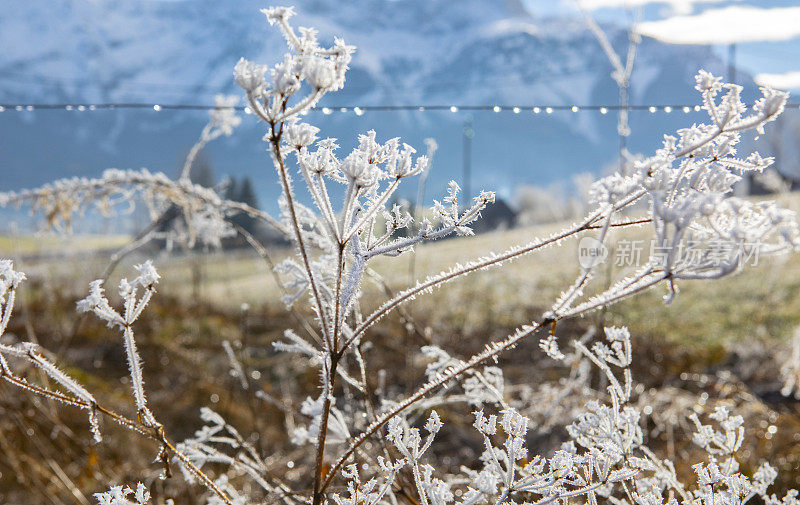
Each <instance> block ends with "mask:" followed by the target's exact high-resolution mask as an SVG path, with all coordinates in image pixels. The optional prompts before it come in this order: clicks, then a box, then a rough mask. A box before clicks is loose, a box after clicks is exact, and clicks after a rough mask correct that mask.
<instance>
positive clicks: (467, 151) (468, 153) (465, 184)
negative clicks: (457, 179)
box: [461, 114, 475, 206]
mask: <svg viewBox="0 0 800 505" xmlns="http://www.w3.org/2000/svg"><path fill="white" fill-rule="evenodd" d="M474 136H475V130H473V129H472V114H468V115H467V118H466V119H465V120H464V138H463V144H462V145H463V150H462V160H463V164H464V174H463V177H462V180H461V186H462V188H463V189H462V191H463V193H462V195H463V200H462V202H463V205H464V206H469V199H470V196H471V195H470V190H471V187H470V183H471V181H472V138H473V137H474Z"/></svg>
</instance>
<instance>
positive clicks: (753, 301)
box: [0, 200, 800, 345]
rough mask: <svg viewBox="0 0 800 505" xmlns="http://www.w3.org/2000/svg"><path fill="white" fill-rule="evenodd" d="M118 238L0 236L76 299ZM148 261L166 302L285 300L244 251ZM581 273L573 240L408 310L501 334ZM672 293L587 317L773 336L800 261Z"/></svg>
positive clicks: (430, 249) (450, 260)
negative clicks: (666, 298)
mask: <svg viewBox="0 0 800 505" xmlns="http://www.w3.org/2000/svg"><path fill="white" fill-rule="evenodd" d="M789 203H794V201H793V200H790V201H789ZM560 226H561V225H556V224H553V225H542V226H536V227H530V228H517V229H512V230H506V231H497V232H493V233H487V234H482V235H478V236H475V237H468V238H456V239H450V240H443V241H439V242H434V243H429V244H426V245H423V246H421V247H419V248H417V250H416V252H415V254H414V255H413V256H412V255H411V254H407V255H405V256H401V257H398V258H379V259H377V260H376V261H375V263H373V266H374V270H375V272H376V273H377V274H378V275H379V276H380V278H382V279H383V281H385V285H386V286H388V287H389V288H390V289H391V290H399V289H402V288H404V287H407V286H409V285H411V284H413V281H414V279H422V278H424V277H425V276H427V275H431V274H435V273H438V272H440V271H442V270H444V269H447V268H448V267H450V266H452V265H454V264H456V263H458V262H466V261H469V260H471V259H475V258H477V257H479V256H481V255H483V254H486V253H489V252H492V251H493V252H500V251H502V250H504V249H506V248H508V247H510V246H512V245H516V244H524V243H526V242H528V241H531V240H533V239H534V238H536V237H544V236H546V235H548V234H549V233H552V232H554V231H557V230H558V229H560ZM649 233H650V232H649V229H647V228H645V227H641V228H639V229H634V230H627V231H625V232H612V235H611V240H610V244H611V246H612V249H611V253H610V256H609V260H608V261H607V263H606V264H604V265H603V266H602V267H601V268H599V269H598V274H597V276H596V279H595V281H594V282H595V283H596V285H597V286H605V285H608V284H609V283H611V282H613V281H615V280H617V279H619V278H621V277H623V276H625V275H626V274H628V273H630V271H631V269H632V267H627V268H622V267H619V266H616V265H615V262H616V256H615V253H616V251H615V250H614V248H613V247H614V243H615V242H616V243H619V242H620V241H621V240H622V239H625V240H639V239H644V238H645V237H648V236H649ZM125 240H126V237H124V236H110V237H106V236H90V237H66V238H61V237H58V236H47V237H44V238H38V237H25V238H13V239H12V238H9V237H0V255H2V256H10V257H19V256H20V255H22V256H23V257H24V256H28V257H30V256H31V255H34V257H35V255H36V254H40V253H41V252H43V251H54V250H55V251H67V252H71V254H69V256H68V259H67V260H62V259H59V260H54V259H51V258H43V259H32V260H28V261H25V262H24V263H23V268H25V270H26V271H27V272H28V274H29V277H32V278H34V279H37V280H38V281H40V282H42V283H49V284H51V285H53V286H59V289H66V288H65V286H70V287H71V288H72V289H75V290H76V292H75V296H78V295H80V294H81V290H82V289H85V287H86V286H87V284H88V282H89V281H91V280H93V279H95V278H97V277H98V276H99V275H100V274H101V272H102V271H103V270H104V269H105V266H106V265H107V264H108V256H109V254H108V252H100V253H95V254H92V251H97V250H98V249H103V250H104V251H110V250H113V249H114V248H115V247H119V245H121V244H124V243H125ZM648 248H649V243H644V245H643V247H642V249H643V250H642V252H641V261H645V260H646V257H647V254H648V250H649V249H648ZM19 251H25V253H21V252H19ZM270 254H271V256H270V260H271V261H272V262H273V263H275V262H278V261H280V260H281V259H283V258H284V257H285V256H286V255H287V254H289V251H287V250H285V249H276V250H273V251H271V252H270ZM141 259H142V257H138V258H130V259H128V260H126V261H124V262H123V263H122V264H121V265H120V266H119V267H118V268H117V269H116V270H115V272H114V274H113V275H112V278H111V280H110V285H112V286H113V285H115V284H116V282H117V279H118V278H119V277H122V276H128V275H130V268H129V267H130V264H132V263H135V262H136V261H141ZM155 261H156V264H157V265H158V267H159V270H160V272H161V273H162V275H163V277H164V279H163V281H162V283H161V286H160V288H159V291H160V292H161V293H162V294H164V295H166V296H169V297H173V298H177V299H184V300H193V301H195V302H197V301H200V300H202V302H203V303H209V304H211V305H215V306H218V307H220V308H221V309H223V310H237V309H238V308H239V307H240V306H241V304H242V303H247V304H249V305H250V306H253V307H259V306H265V307H271V308H279V307H280V305H282V304H281V302H280V298H281V295H282V291H281V290H280V289H279V287H278V285H277V282H276V279H275V277H274V275H273V274H272V273H271V271H270V270H271V269H270V266H269V263H268V262H267V261H265V260H263V259H262V258H260V257H258V256H256V255H255V254H254V253H251V252H249V251H237V252H228V253H207V254H196V255H190V256H185V255H172V256H170V255H166V254H157V255H156V256H155ZM579 272H580V270H579V266H578V263H577V240H575V239H571V240H568V241H566V242H565V243H564V246H563V247H553V248H549V249H545V250H542V251H540V252H537V253H534V254H531V255H529V256H526V257H523V258H521V259H519V260H516V261H514V262H512V263H509V264H506V265H505V266H503V267H501V268H499V269H498V268H495V269H493V270H490V271H485V272H477V273H475V274H473V275H471V276H469V277H467V278H462V279H460V280H457V281H455V282H454V283H451V284H450V285H447V286H445V287H443V288H441V289H440V290H437V291H435V292H434V293H432V294H429V295H425V296H422V297H420V298H419V299H417V300H415V301H414V302H412V304H411V306H410V309H409V311H410V313H411V314H414V315H415V317H418V318H420V320H421V321H423V322H424V324H426V325H429V326H430V327H431V329H432V330H433V331H434V332H453V331H457V332H458V333H472V332H486V331H493V330H492V329H494V328H499V329H501V330H505V329H509V328H511V327H514V326H516V325H518V324H522V323H525V322H528V321H530V320H531V319H533V318H535V317H537V316H538V315H540V312H541V310H543V309H544V308H546V307H548V306H549V305H550V304H551V303H552V301H553V300H554V299H555V298H557V297H558V295H559V294H560V292H561V290H562V289H564V288H565V287H566V286H568V285H569V283H570V282H571V281H572V280H573V279H574V278H575V277H576V276H577V275H578V274H579ZM678 287H679V289H680V294H679V296H678V297H677V298H676V299H675V300H674V301H673V303H672V304H671V305H670V306H666V305H665V304H664V303H662V301H661V297H662V296H663V295H664V294H665V291H664V289H663V288H662V287H658V288H656V289H654V290H651V291H650V292H647V293H645V294H643V295H641V296H638V297H635V298H633V299H630V300H627V301H625V302H623V303H621V304H618V305H615V306H613V307H611V308H609V309H607V310H605V311H604V312H603V313H599V314H595V315H593V316H590V317H593V318H595V319H596V320H597V321H600V320H602V321H603V322H605V323H607V324H625V325H628V326H629V327H630V328H631V331H632V333H633V334H635V335H639V336H642V337H647V338H656V339H659V340H679V341H683V342H686V343H688V344H691V345H707V344H725V343H730V342H736V341H740V340H743V339H757V340H765V341H774V340H779V341H780V340H785V339H786V338H788V337H789V336H790V335H791V334H792V332H793V329H794V327H795V326H798V325H800V296H799V295H800V255H798V254H793V255H785V256H781V257H777V258H759V261H758V262H757V264H755V265H753V266H748V267H747V268H745V269H744V270H743V271H742V272H740V273H738V274H736V275H734V276H731V277H728V278H725V279H722V280H718V281H713V282H689V281H686V282H683V283H680V284H679V285H678ZM363 289H365V290H366V291H367V293H368V294H369V296H366V297H365V298H364V299H365V300H367V304H368V306H366V307H364V310H369V309H370V308H373V307H370V306H369V304H371V305H372V306H377V304H378V303H379V302H380V301H382V300H383V299H385V297H386V294H385V287H384V286H383V285H382V284H379V283H378V282H376V281H375V279H374V278H369V277H368V278H367V280H366V281H365V283H364V286H363ZM197 298H199V299H200V300H197ZM492 336H496V335H492Z"/></svg>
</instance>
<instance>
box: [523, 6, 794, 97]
mask: <svg viewBox="0 0 800 505" xmlns="http://www.w3.org/2000/svg"><path fill="white" fill-rule="evenodd" d="M575 1H576V0H523V2H524V3H525V4H526V6H527V7H528V9H529V10H530V11H531V12H532V13H534V14H542V15H552V14H562V15H572V14H575V13H577V12H578V11H577V8H576V6H575ZM582 2H583V5H584V6H586V8H588V9H590V10H591V12H592V14H593V15H594V17H595V18H596V19H597V20H599V21H603V20H608V21H615V22H618V23H627V22H628V21H629V19H631V15H630V8H637V7H640V8H641V10H642V22H643V23H642V31H643V32H645V33H651V34H653V35H657V36H659V38H662V39H665V40H666V41H669V42H678V41H680V42H692V41H698V42H701V41H702V42H706V43H712V42H718V44H716V45H715V47H716V48H717V50H718V51H719V52H720V54H721V55H722V56H723V58H727V51H728V49H727V45H724V44H725V43H727V41H728V40H730V39H731V38H734V39H737V40H740V42H739V43H738V44H737V51H736V59H737V60H736V63H737V67H738V68H740V69H742V70H744V71H747V72H749V73H752V74H754V75H758V74H764V80H765V81H770V83H771V84H772V85H775V86H783V87H788V88H793V89H795V90H800V0H792V1H790V0H582ZM710 20H714V22H713V23H711V22H710ZM702 27H708V28H707V29H705V30H704V29H702ZM763 39H772V40H763Z"/></svg>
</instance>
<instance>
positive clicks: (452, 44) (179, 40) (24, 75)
mask: <svg viewBox="0 0 800 505" xmlns="http://www.w3.org/2000/svg"><path fill="white" fill-rule="evenodd" d="M264 6H265V4H264V2H263V1H262V0H259V1H256V0H237V1H229V2H220V1H218V0H171V1H154V0H150V1H142V0H117V1H111V0H93V1H88V0H79V1H76V0H29V1H25V2H14V3H13V5H12V6H10V7H6V8H5V11H4V13H3V16H0V47H3V48H4V50H3V51H2V52H0V102H16V101H24V102H44V103H53V102H82V101H127V102H132V101H145V102H154V103H157V102H161V103H196V102H202V103H210V102H211V101H212V97H213V95H214V94H216V93H218V92H229V93H237V94H238V93H239V91H238V90H237V89H236V88H235V86H234V85H233V82H232V69H233V65H234V64H235V62H236V61H237V60H238V58H239V57H240V56H244V57H246V58H249V59H252V60H255V61H260V62H274V61H276V59H277V57H278V56H279V55H280V54H281V53H282V52H283V51H284V45H283V41H282V40H281V38H280V36H279V35H278V33H277V32H276V31H275V30H272V29H270V28H269V27H268V26H267V24H266V21H265V19H264V17H263V16H262V15H261V14H260V13H259V12H258V9H259V8H261V7H264ZM297 11H298V16H297V19H296V21H297V23H298V24H300V25H305V26H314V27H316V28H318V29H319V31H320V37H321V38H322V39H324V40H331V39H332V37H333V36H334V35H341V36H342V37H343V38H344V39H345V41H346V42H347V43H349V44H354V45H356V46H358V51H357V53H356V56H355V58H354V61H353V65H352V70H351V71H350V73H349V77H348V84H347V85H346V87H345V89H344V90H343V91H341V92H339V93H336V94H334V95H332V96H330V97H328V98H327V99H326V100H327V101H326V104H328V105H377V104H412V103H423V104H436V103H441V104H451V103H454V104H496V103H499V104H541V103H556V104H573V103H578V104H592V103H616V101H617V90H616V87H615V85H614V83H613V81H612V80H611V79H610V77H609V74H610V71H611V68H610V65H609V64H608V63H607V62H606V59H605V56H604V55H603V54H602V51H601V50H600V48H599V46H598V44H597V43H596V41H595V40H594V38H593V37H592V35H591V34H590V33H589V32H588V31H587V30H586V28H585V26H584V25H583V23H582V22H581V21H580V20H574V19H565V18H559V19H545V18H541V19H540V18H536V17H534V16H532V15H530V14H529V13H527V12H526V11H525V10H524V9H523V8H522V6H521V4H520V3H519V2H518V1H516V0H506V1H496V2H491V3H487V2H485V1H483V0H460V1H458V2H454V1H451V0H394V1H390V0H359V1H352V2H341V1H338V0H305V1H302V0H301V1H298V2H297ZM610 29H611V30H612V40H613V42H614V43H615V44H616V45H617V46H619V47H620V48H624V47H625V45H626V36H625V34H624V32H622V31H621V30H619V29H616V28H614V27H610ZM639 54H640V57H639V60H638V61H637V68H636V72H635V74H634V77H633V96H632V103H643V102H648V101H660V102H666V103H670V102H683V101H689V102H692V103H694V102H696V101H697V99H696V96H695V93H694V91H693V90H692V89H691V87H692V84H693V83H692V76H693V75H694V73H695V72H696V70H697V69H698V68H700V67H705V68H708V69H710V70H712V71H716V72H720V71H721V70H722V69H723V66H722V65H721V64H720V62H719V61H717V59H716V58H715V57H714V56H713V54H712V52H711V51H710V50H709V49H708V48H706V47H679V46H666V45H663V44H660V43H657V42H654V41H651V40H645V41H644V43H643V45H642V47H641V50H640V52H639ZM323 105H325V104H323ZM473 116H474V125H475V126H474V127H475V131H476V137H475V140H474V143H473V148H474V159H473V164H474V167H475V170H474V173H475V174H476V176H475V181H474V182H473V184H472V186H473V189H474V188H477V187H489V188H492V189H496V190H499V191H501V193H502V192H503V191H506V192H509V191H511V189H512V188H513V187H514V186H516V185H518V184H520V183H532V182H536V181H539V182H542V183H548V182H552V181H556V180H559V179H563V178H565V177H568V176H569V175H570V174H573V173H576V172H579V171H584V170H592V171H595V172H599V171H600V170H601V169H602V167H603V166H604V165H607V164H608V163H609V162H612V161H613V159H614V156H615V149H616V147H615V146H616V129H615V118H614V117H613V114H609V115H607V116H600V115H599V114H597V113H591V112H582V113H579V114H572V113H569V112H558V113H554V114H552V115H550V116H545V115H538V116H536V115H533V114H532V113H531V112H530V111H529V110H528V111H524V113H522V114H519V115H512V114H511V113H502V114H494V113H491V112H487V113H482V112H481V113H475V114H473ZM464 119H465V114H462V113H458V114H451V113H449V112H426V113H410V112H408V113H400V114H398V113H368V114H366V115H364V116H362V117H355V116H353V115H352V114H347V115H343V114H339V113H337V114H334V115H331V116H323V115H322V114H319V113H313V115H312V118H311V120H312V121H314V122H316V123H317V124H319V125H320V126H322V127H323V134H324V135H329V136H334V137H340V138H341V139H342V142H341V143H342V145H343V147H344V148H346V147H347V146H349V145H351V144H352V139H354V138H355V134H354V133H355V132H361V131H365V130H367V129H369V128H375V129H376V130H377V131H378V133H379V136H381V137H384V138H388V137H394V136H398V135H400V136H403V137H404V138H405V139H406V141H408V142H409V143H413V144H414V145H417V146H422V145H423V143H422V140H423V138H424V137H427V136H432V137H435V138H437V140H438V141H439V143H440V145H441V149H440V151H439V153H438V155H437V159H436V161H435V166H436V168H435V172H434V175H433V177H432V180H431V183H432V185H433V186H434V188H433V189H432V192H431V193H429V194H433V195H435V194H437V193H436V192H437V191H438V190H439V188H441V187H442V186H443V185H444V184H445V183H446V181H447V180H448V179H449V178H459V177H460V163H461V125H462V122H463V121H464ZM654 119H655V118H653V117H648V116H647V115H646V114H641V113H634V115H633V117H632V126H633V128H634V136H633V137H632V139H631V144H632V145H633V147H634V148H638V149H646V150H649V149H651V148H652V147H653V146H654V145H655V143H656V142H657V141H658V140H659V139H660V138H661V134H662V133H663V132H668V131H670V130H671V129H674V128H677V127H680V126H682V125H685V124H686V123H687V122H688V121H691V120H697V119H700V116H696V117H692V116H690V118H689V119H687V118H686V117H682V116H677V115H673V116H671V117H660V118H659V119H658V120H657V121H654ZM203 122H204V114H203V113H187V112H166V111H165V112H161V113H155V112H152V111H125V112H122V111H113V112H112V111H106V112H101V111H96V112H92V113H88V112H87V113H83V114H80V113H76V112H71V113H70V112H59V111H51V112H48V111H41V112H32V113H30V112H26V113H17V112H13V113H4V114H0V138H2V139H3V140H2V141H0V167H2V168H0V170H2V172H3V175H4V177H2V179H0V188H2V189H14V188H17V187H21V186H30V185H34V184H41V183H42V182H45V181H47V180H50V179H52V178H54V177H60V176H65V175H77V174H81V175H91V174H96V173H98V172H100V171H101V170H102V169H104V168H108V167H110V166H116V167H121V168H129V167H138V166H148V167H150V168H152V169H154V170H165V171H167V172H172V171H174V170H175V167H176V166H177V165H178V163H179V161H180V158H181V156H182V155H183V153H185V151H186V150H187V149H188V147H189V146H190V145H191V143H192V142H193V139H194V138H195V137H196V135H197V134H198V132H199V130H200V129H201V128H202V124H203ZM262 129H263V127H262V126H260V125H257V124H256V123H255V121H254V119H253V118H252V116H248V117H246V118H245V121H244V126H243V127H242V128H241V129H240V130H239V131H238V132H237V134H236V135H235V136H234V137H233V138H231V139H226V140H224V141H218V142H217V143H216V144H214V145H212V146H211V147H210V149H209V153H210V156H211V160H212V163H213V164H214V166H215V168H216V170H217V172H218V173H219V174H223V173H232V174H238V175H241V174H250V175H254V176H258V175H261V174H263V173H264V170H265V169H268V160H267V158H266V156H265V154H264V150H263V146H262V144H261V143H260V140H259V138H260V136H261V134H262ZM576 145H578V146H580V149H575V146H576ZM42 146H45V148H44V149H43V148H42ZM268 175H269V173H268ZM271 181H272V179H271V177H269V176H267V177H258V178H257V179H256V186H257V190H258V193H259V195H260V196H261V197H262V198H270V199H272V198H273V197H274V195H275V194H276V193H277V188H276V187H275V185H274V184H273V183H272V182H271ZM410 192H413V190H411V191H410Z"/></svg>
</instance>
